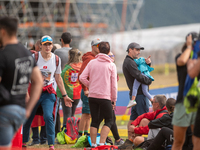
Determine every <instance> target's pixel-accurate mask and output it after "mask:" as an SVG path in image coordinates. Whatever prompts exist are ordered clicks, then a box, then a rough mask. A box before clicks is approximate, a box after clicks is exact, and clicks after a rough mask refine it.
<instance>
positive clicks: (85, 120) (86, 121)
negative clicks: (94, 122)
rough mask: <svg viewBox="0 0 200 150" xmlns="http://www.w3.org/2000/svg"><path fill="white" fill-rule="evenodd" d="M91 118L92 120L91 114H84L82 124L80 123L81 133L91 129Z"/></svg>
mask: <svg viewBox="0 0 200 150" xmlns="http://www.w3.org/2000/svg"><path fill="white" fill-rule="evenodd" d="M90 118H91V115H90V114H82V115H81V120H80V123H79V131H84V130H88V129H89V127H90Z"/></svg>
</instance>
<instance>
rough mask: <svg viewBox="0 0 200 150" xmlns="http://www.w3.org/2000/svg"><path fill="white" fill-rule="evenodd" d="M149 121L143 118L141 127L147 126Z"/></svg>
mask: <svg viewBox="0 0 200 150" xmlns="http://www.w3.org/2000/svg"><path fill="white" fill-rule="evenodd" d="M149 122H150V121H149V120H148V119H146V118H143V119H142V120H141V121H140V123H139V127H145V126H147V125H148V124H149Z"/></svg>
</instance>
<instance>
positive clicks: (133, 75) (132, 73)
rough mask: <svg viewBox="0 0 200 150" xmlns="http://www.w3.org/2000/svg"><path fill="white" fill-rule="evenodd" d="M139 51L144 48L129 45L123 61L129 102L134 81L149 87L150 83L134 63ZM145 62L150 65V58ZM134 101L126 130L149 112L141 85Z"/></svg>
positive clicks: (129, 136) (134, 44) (133, 44)
mask: <svg viewBox="0 0 200 150" xmlns="http://www.w3.org/2000/svg"><path fill="white" fill-rule="evenodd" d="M140 50H144V47H141V46H140V45H139V44H137V43H130V44H129V45H128V48H127V50H126V51H127V52H128V55H127V56H126V58H125V59H124V62H123V66H122V69H123V73H124V76H125V79H126V83H127V85H128V88H129V90H130V92H129V97H130V100H131V99H132V91H133V89H132V88H133V84H134V80H135V79H137V81H139V82H140V83H142V84H146V85H150V84H151V82H152V80H151V79H150V78H149V77H146V76H144V75H142V73H141V71H139V70H138V67H137V64H136V62H135V61H134V59H138V57H139V55H140ZM145 62H146V64H148V65H150V63H151V59H150V57H148V58H147V59H145ZM135 101H136V103H137V105H135V106H133V107H132V108H131V116H130V120H129V122H128V125H127V127H128V129H129V126H130V125H131V122H133V121H134V120H135V119H136V118H137V117H138V116H140V115H142V114H143V113H147V112H148V111H149V100H148V99H147V97H145V95H144V94H143V92H142V87H141V85H140V86H139V88H138V91H137V95H136V98H135ZM130 138H131V133H130V132H128V139H130Z"/></svg>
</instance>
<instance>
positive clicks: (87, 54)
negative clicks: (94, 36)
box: [82, 52, 95, 62]
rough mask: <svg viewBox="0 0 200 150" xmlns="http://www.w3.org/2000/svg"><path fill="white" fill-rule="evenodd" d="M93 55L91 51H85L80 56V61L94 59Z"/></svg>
mask: <svg viewBox="0 0 200 150" xmlns="http://www.w3.org/2000/svg"><path fill="white" fill-rule="evenodd" d="M94 57H95V55H94V54H93V53H92V52H87V53H85V54H84V55H83V56H82V61H83V62H84V61H86V60H87V59H89V60H91V59H94Z"/></svg>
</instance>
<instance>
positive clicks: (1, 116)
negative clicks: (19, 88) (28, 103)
mask: <svg viewBox="0 0 200 150" xmlns="http://www.w3.org/2000/svg"><path fill="white" fill-rule="evenodd" d="M25 121H26V110H25V108H23V107H21V106H19V105H5V106H0V145H1V146H9V145H10V144H11V140H12V138H13V136H14V134H15V133H16V132H17V130H18V129H19V128H20V126H21V125H22V124H23V123H24V122H25Z"/></svg>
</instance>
